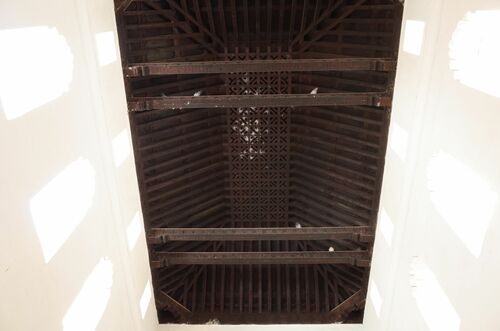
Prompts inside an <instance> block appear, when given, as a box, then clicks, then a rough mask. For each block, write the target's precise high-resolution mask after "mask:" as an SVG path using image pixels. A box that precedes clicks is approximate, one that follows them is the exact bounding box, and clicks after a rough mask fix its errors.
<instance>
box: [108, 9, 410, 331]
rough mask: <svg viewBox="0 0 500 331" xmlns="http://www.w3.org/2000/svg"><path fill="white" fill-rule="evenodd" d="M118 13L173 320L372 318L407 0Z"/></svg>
mask: <svg viewBox="0 0 500 331" xmlns="http://www.w3.org/2000/svg"><path fill="white" fill-rule="evenodd" d="M116 10H117V22H118V28H119V37H120V44H121V54H122V61H123V66H124V77H125V83H126V88H127V97H128V101H129V112H130V123H131V128H132V133H133V141H134V150H135V158H136V167H137V174H138V178H139V187H140V191H141V199H142V207H143V214H144V222H145V228H146V230H147V239H148V246H149V254H150V260H151V263H150V264H151V268H152V275H153V283H154V289H155V300H156V307H157V309H158V316H159V318H160V322H189V323H205V322H207V321H214V320H215V321H217V322H218V323H222V324H227V323H330V322H360V321H361V319H362V312H363V309H364V303H365V299H366V288H367V282H368V276H369V269H370V260H371V252H372V247H373V241H374V232H375V227H376V220H377V213H378V203H379V197H380V187H381V182H382V175H383V168H384V156H385V150H386V143H387V133H388V125H389V119H390V106H391V100H392V87H393V83H394V76H395V70H396V59H397V49H398V42H399V31H400V25H401V19H402V5H401V3H400V2H399V1H392V0H161V1H157V0H135V1H131V0H124V1H120V0H118V1H117V2H116Z"/></svg>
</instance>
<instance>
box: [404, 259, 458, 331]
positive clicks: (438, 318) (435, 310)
mask: <svg viewBox="0 0 500 331" xmlns="http://www.w3.org/2000/svg"><path fill="white" fill-rule="evenodd" d="M409 279H410V286H411V290H412V295H413V297H414V298H415V301H416V304H417V307H418V309H419V311H420V313H421V315H422V318H423V319H424V321H425V323H426V324H427V327H428V330H429V331H443V330H446V331H458V330H459V329H460V316H459V315H458V313H457V312H456V310H455V308H454V307H453V304H452V303H451V302H450V299H449V298H448V296H447V295H446V293H445V292H444V291H443V289H442V287H441V285H440V284H439V282H438V280H437V279H436V276H435V275H434V273H433V272H432V271H431V270H430V269H429V267H428V266H427V265H426V264H425V262H424V261H423V259H422V258H420V257H414V258H413V260H412V262H411V265H410V277H409Z"/></svg>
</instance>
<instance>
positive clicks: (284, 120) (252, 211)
mask: <svg viewBox="0 0 500 331" xmlns="http://www.w3.org/2000/svg"><path fill="white" fill-rule="evenodd" d="M277 57H278V56H277V55H273V56H265V55H259V56H257V55H248V54H247V55H241V56H235V55H231V56H228V57H227V58H228V59H229V60H244V59H256V58H260V59H266V58H267V59H269V58H277ZM225 82H226V91H227V94H232V95H259V94H286V93H289V88H290V77H289V74H287V73H277V72H266V73H238V74H227V75H226V77H225ZM226 114H227V118H228V137H229V138H228V142H229V157H230V160H229V161H230V162H229V163H230V172H229V173H230V198H231V209H232V219H233V221H234V222H236V224H238V225H239V226H256V225H258V226H278V225H283V224H284V223H285V222H287V219H288V191H289V189H288V185H289V180H288V174H289V141H290V136H289V135H290V125H289V124H290V109H289V108H283V107H279V108H257V107H246V108H229V109H227V111H226Z"/></svg>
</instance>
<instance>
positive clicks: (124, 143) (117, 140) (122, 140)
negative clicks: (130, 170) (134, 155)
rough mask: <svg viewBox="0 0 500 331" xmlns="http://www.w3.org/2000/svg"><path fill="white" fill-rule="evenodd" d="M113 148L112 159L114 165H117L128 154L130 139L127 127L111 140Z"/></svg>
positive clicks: (123, 160)
mask: <svg viewBox="0 0 500 331" xmlns="http://www.w3.org/2000/svg"><path fill="white" fill-rule="evenodd" d="M111 145H112V148H113V160H114V162H115V166H116V167H119V166H120V165H121V164H122V163H123V162H125V160H126V159H127V158H128V157H129V156H130V140H129V138H128V131H127V129H123V130H122V131H121V132H120V133H119V134H118V135H117V136H116V137H114V138H113V141H112V142H111Z"/></svg>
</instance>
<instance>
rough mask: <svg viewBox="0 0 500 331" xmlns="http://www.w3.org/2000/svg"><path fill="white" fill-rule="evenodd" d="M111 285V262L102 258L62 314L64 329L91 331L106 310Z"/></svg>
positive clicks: (66, 330)
mask: <svg viewBox="0 0 500 331" xmlns="http://www.w3.org/2000/svg"><path fill="white" fill-rule="evenodd" d="M112 286H113V264H112V263H111V261H109V260H108V259H106V258H102V259H101V260H100V261H99V263H98V264H97V265H96V266H95V267H94V269H93V270H92V272H91V274H90V275H89V277H88V278H87V279H86V280H85V283H84V284H83V286H82V288H81V289H80V292H79V293H78V295H77V296H76V298H75V300H74V301H73V303H72V304H71V307H70V308H69V309H68V311H67V312H66V315H64V319H63V322H62V324H63V327H64V331H93V330H95V329H96V327H97V325H98V324H99V321H100V320H101V318H102V315H103V314H104V311H105V310H106V307H107V305H108V301H109V298H110V296H111V287H112Z"/></svg>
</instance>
